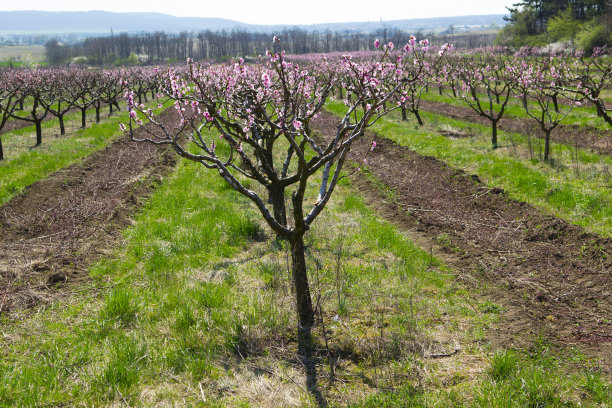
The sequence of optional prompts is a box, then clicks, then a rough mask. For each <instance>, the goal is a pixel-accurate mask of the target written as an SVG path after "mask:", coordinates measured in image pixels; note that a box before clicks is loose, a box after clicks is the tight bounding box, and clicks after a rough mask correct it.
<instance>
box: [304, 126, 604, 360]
mask: <svg viewBox="0 0 612 408" xmlns="http://www.w3.org/2000/svg"><path fill="white" fill-rule="evenodd" d="M336 124H337V119H336V118H335V117H334V116H332V115H331V114H323V115H322V116H321V117H320V118H319V119H317V120H316V121H315V122H314V123H313V128H314V129H316V130H317V131H319V132H320V133H322V134H323V135H325V137H331V135H334V134H335V126H336ZM372 140H375V141H376V143H377V147H376V149H374V151H373V152H371V153H370V154H369V155H368V162H367V163H368V169H369V171H370V172H371V174H372V175H373V176H374V177H375V178H376V180H378V181H376V182H372V181H371V177H370V179H368V178H367V177H365V176H364V175H363V174H362V175H361V176H360V177H358V178H357V180H356V182H355V183H356V184H357V187H358V188H359V190H360V191H362V192H363V193H364V194H365V195H366V197H367V199H368V200H369V202H370V204H371V205H373V206H374V207H375V208H377V210H378V211H379V213H380V214H381V215H382V216H384V217H385V218H387V219H389V220H392V221H393V222H395V223H397V224H399V225H400V226H401V227H402V228H403V229H404V230H407V231H409V232H411V235H414V236H416V237H417V241H418V243H419V244H420V245H421V246H422V247H424V248H437V249H438V251H443V252H445V253H446V256H443V258H444V260H445V262H446V263H447V264H448V265H449V266H450V267H452V268H453V270H454V271H455V273H456V275H457V277H458V279H460V280H462V281H463V282H464V283H466V284H468V286H472V285H473V288H472V289H473V292H474V293H478V292H479V291H481V290H484V292H485V296H486V298H488V299H489V300H491V301H493V302H495V303H497V304H500V305H501V306H502V307H503V309H504V312H503V315H502V318H501V319H500V321H499V323H498V324H497V325H496V327H494V328H492V329H491V330H490V331H489V332H488V337H489V340H490V341H491V342H492V344H493V345H494V346H502V347H512V346H526V345H528V344H530V343H531V342H532V341H533V340H534V339H535V338H537V336H538V335H540V334H543V335H544V336H546V337H547V338H550V339H552V340H553V341H555V342H556V343H558V344H561V345H574V344H575V345H581V347H583V348H584V350H585V351H586V352H587V353H588V354H589V355H591V356H593V357H596V358H598V359H601V360H602V363H603V367H608V368H609V367H612V320H611V319H610V316H612V302H611V297H610V290H611V288H612V240H611V239H607V238H602V237H599V236H596V235H593V234H591V233H587V232H585V231H584V229H583V228H581V227H579V226H576V225H572V224H569V223H567V222H566V221H563V220H560V219H558V218H555V217H552V216H548V215H543V214H542V213H541V212H540V211H538V210H537V209H535V208H533V207H532V206H530V205H528V204H526V203H524V202H518V201H515V200H513V199H510V198H509V197H508V196H507V195H506V194H505V193H504V191H503V190H502V189H500V188H493V189H491V188H488V187H487V186H486V185H485V184H484V183H482V182H481V181H480V180H479V179H478V177H477V176H475V175H468V174H465V173H464V172H463V171H461V170H457V169H454V168H452V167H450V166H448V165H446V164H445V163H443V162H441V161H439V160H437V159H435V158H432V157H423V156H420V155H418V154H417V153H415V152H414V151H411V150H409V149H407V148H405V147H402V146H399V145H397V144H395V143H394V142H392V141H390V140H388V139H385V138H382V137H379V136H377V135H375V134H373V133H371V132H368V134H367V135H366V136H365V137H364V138H362V139H361V140H360V141H359V142H358V143H357V144H355V145H354V146H353V148H352V152H351V158H352V159H353V160H355V162H358V161H360V160H361V159H362V158H363V157H364V156H365V154H366V152H367V151H368V149H369V148H370V144H371V141H372ZM380 183H384V185H385V186H386V187H387V188H390V189H391V190H392V191H393V194H392V197H393V198H392V199H391V198H389V196H387V195H386V193H385V192H384V189H381V188H379V187H380Z"/></svg>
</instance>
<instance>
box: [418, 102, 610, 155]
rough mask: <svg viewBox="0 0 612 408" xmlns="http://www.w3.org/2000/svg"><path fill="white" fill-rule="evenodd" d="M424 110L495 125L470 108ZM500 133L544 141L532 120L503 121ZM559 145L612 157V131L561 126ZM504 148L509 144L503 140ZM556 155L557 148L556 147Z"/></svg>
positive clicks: (428, 106)
mask: <svg viewBox="0 0 612 408" xmlns="http://www.w3.org/2000/svg"><path fill="white" fill-rule="evenodd" d="M421 109H422V110H424V111H427V112H432V113H438V114H441V115H445V116H448V117H449V118H453V119H459V120H465V121H468V122H473V123H479V124H482V125H487V126H490V125H491V122H490V121H489V120H488V119H486V118H483V117H482V116H480V115H478V114H477V113H476V112H474V110H472V109H471V108H469V107H467V106H454V105H450V104H448V103H443V102H433V101H421ZM499 129H501V130H504V131H507V132H515V133H523V134H527V135H534V136H537V137H544V136H543V132H542V130H541V129H540V127H539V126H538V125H537V124H536V123H535V122H534V121H532V120H531V119H520V118H511V117H503V118H501V120H500V121H499ZM550 137H551V139H552V140H553V141H555V142H558V143H563V144H567V145H570V146H577V147H579V148H581V149H591V150H593V151H596V152H598V153H601V154H605V155H608V156H609V155H612V129H611V130H602V129H596V128H593V127H589V126H577V125H564V124H561V125H559V126H558V127H557V128H556V129H555V130H553V131H552V133H551V135H550ZM500 142H501V143H502V144H504V143H506V142H505V141H504V140H503V137H501V138H500ZM552 149H553V152H554V146H553V147H552Z"/></svg>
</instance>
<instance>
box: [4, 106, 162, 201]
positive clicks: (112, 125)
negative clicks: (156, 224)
mask: <svg viewBox="0 0 612 408" xmlns="http://www.w3.org/2000/svg"><path fill="white" fill-rule="evenodd" d="M150 105H151V107H153V106H156V105H157V103H156V102H155V103H151V104H150ZM88 112H89V117H88V124H87V126H88V127H87V128H85V129H80V128H77V127H76V126H77V125H75V124H76V123H78V126H80V118H81V116H80V115H81V114H80V112H75V113H72V114H70V115H67V117H66V122H67V124H68V123H69V124H71V125H73V126H71V127H72V129H71V127H67V134H66V135H64V136H60V135H59V129H58V122H57V119H53V120H48V121H45V122H43V124H42V127H43V143H42V145H40V146H38V147H33V145H34V143H35V141H36V137H35V135H36V134H35V130H34V127H33V126H28V127H25V128H21V129H17V130H14V131H12V132H7V133H5V134H2V135H0V137H1V138H2V143H3V146H4V152H5V155H4V157H5V159H4V160H3V161H0V205H2V204H4V203H5V202H7V201H8V200H10V199H11V198H12V197H14V196H15V195H16V194H18V193H19V192H20V191H22V190H23V189H24V188H25V187H26V186H28V185H30V184H32V183H34V182H36V181H38V180H42V179H44V178H45V177H47V176H49V175H50V174H51V173H53V172H55V171H57V170H59V169H61V168H63V167H66V166H69V165H71V164H73V163H76V162H77V161H79V160H80V159H82V158H83V157H86V156H88V155H90V154H91V153H93V152H94V151H97V150H100V149H103V148H104V147H106V146H107V145H109V144H110V143H111V142H112V141H113V140H115V139H116V138H117V137H118V136H120V135H122V132H121V130H120V129H119V123H121V122H126V121H127V120H128V119H129V117H128V114H127V112H118V113H117V114H115V115H113V116H111V117H108V118H107V119H103V118H104V117H105V116H107V115H106V114H104V115H103V116H102V118H101V122H100V123H95V122H94V123H91V122H92V121H93V120H95V118H94V117H92V116H91V113H92V110H89V111H88Z"/></svg>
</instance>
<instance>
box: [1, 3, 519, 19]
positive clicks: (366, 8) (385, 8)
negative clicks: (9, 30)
mask: <svg viewBox="0 0 612 408" xmlns="http://www.w3.org/2000/svg"><path fill="white" fill-rule="evenodd" d="M516 1H517V0H420V1H415V0H403V1H398V0H370V1H364V0H350V1H337V0H305V1H291V0H220V1H212V0H179V1H167V0H166V1H156V0H153V1H145V0H129V1H128V0H103V1H98V2H95V6H94V7H93V8H92V7H91V6H88V5H89V4H92V3H94V2H89V1H84V0H54V1H49V0H28V1H27V2H19V1H10V0H2V3H4V4H2V5H0V10H2V11H12V10H25V9H27V10H48V11H86V10H105V11H115V12H126V11H138V12H142V11H151V12H158V13H165V14H171V15H174V16H180V17H221V18H227V19H231V20H237V21H240V22H243V23H250V24H316V23H335V22H352V21H379V20H380V19H382V20H383V21H388V20H403V19H412V18H427V17H446V16H466V15H473V14H503V13H506V12H507V10H506V8H505V6H510V5H512V3H516ZM7 3H8V4H7ZM24 6H25V7H24Z"/></svg>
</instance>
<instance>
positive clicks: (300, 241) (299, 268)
mask: <svg viewBox="0 0 612 408" xmlns="http://www.w3.org/2000/svg"><path fill="white" fill-rule="evenodd" d="M291 262H292V275H293V284H294V287H295V299H296V306H297V314H298V333H303V332H304V330H308V331H309V330H310V327H312V325H313V323H314V311H313V309H312V300H311V298H310V288H309V286H308V275H307V273H306V259H305V258H304V238H303V235H302V234H298V235H294V236H293V237H292V238H291Z"/></svg>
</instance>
